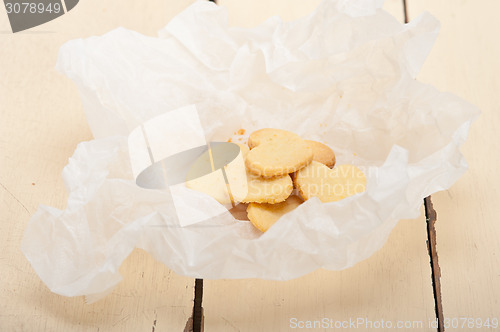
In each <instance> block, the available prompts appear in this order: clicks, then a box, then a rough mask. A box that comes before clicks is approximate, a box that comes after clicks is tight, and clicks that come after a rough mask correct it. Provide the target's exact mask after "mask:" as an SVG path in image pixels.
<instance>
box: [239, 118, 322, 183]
mask: <svg viewBox="0 0 500 332" xmlns="http://www.w3.org/2000/svg"><path fill="white" fill-rule="evenodd" d="M248 145H249V146H250V148H251V150H250V152H249V153H248V155H247V158H246V161H245V165H246V167H247V169H248V170H249V171H250V172H251V173H252V174H255V175H258V176H263V177H273V176H280V175H285V174H289V173H293V172H295V171H298V170H299V169H301V168H303V167H305V166H307V165H308V164H309V163H310V162H311V161H312V158H313V151H312V149H311V147H309V146H308V144H307V143H306V142H305V141H304V140H303V139H302V138H300V136H298V135H296V134H294V133H291V132H289V131H286V130H281V129H270V128H266V129H261V130H257V131H255V132H253V133H252V134H251V135H250V137H249V138H248Z"/></svg>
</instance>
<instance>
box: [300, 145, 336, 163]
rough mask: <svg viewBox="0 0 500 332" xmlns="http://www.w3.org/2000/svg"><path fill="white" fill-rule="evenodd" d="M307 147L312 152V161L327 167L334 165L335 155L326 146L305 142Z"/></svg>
mask: <svg viewBox="0 0 500 332" xmlns="http://www.w3.org/2000/svg"><path fill="white" fill-rule="evenodd" d="M306 143H307V145H309V147H311V149H312V150H313V160H314V161H317V162H319V163H322V164H324V165H326V166H328V167H333V165H335V153H333V150H332V149H330V148H329V147H328V146H327V145H325V144H323V143H320V142H316V141H309V140H306Z"/></svg>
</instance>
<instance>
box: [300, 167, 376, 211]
mask: <svg viewBox="0 0 500 332" xmlns="http://www.w3.org/2000/svg"><path fill="white" fill-rule="evenodd" d="M295 185H296V186H297V189H298V190H299V193H300V196H302V198H303V199H305V200H308V199H309V198H311V197H318V198H319V199H320V200H321V201H322V202H335V201H339V200H341V199H344V198H346V197H349V196H352V195H355V194H359V193H362V192H364V191H365V190H366V177H365V174H364V173H363V172H362V171H361V170H360V169H359V168H357V167H356V166H354V165H340V166H337V167H335V168H334V169H330V168H328V167H327V166H325V165H323V164H321V163H319V162H317V161H313V162H312V163H311V164H309V165H308V166H307V167H304V168H303V169H301V170H299V171H298V172H297V173H296V174H295Z"/></svg>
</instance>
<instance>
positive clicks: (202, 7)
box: [22, 0, 478, 301]
mask: <svg viewBox="0 0 500 332" xmlns="http://www.w3.org/2000/svg"><path fill="white" fill-rule="evenodd" d="M381 5H382V3H381V1H371V2H370V1H347V0H337V1H333V0H332V1H324V2H323V3H321V5H320V6H319V8H318V9H317V10H316V11H314V12H313V13H312V14H311V15H309V16H306V17H304V18H301V19H299V20H296V21H293V22H282V21H281V20H280V19H279V18H277V17H272V18H270V19H268V20H267V21H266V22H264V23H263V24H261V25H260V26H257V27H255V28H252V29H242V28H229V27H228V26H227V22H226V18H227V13H226V9H225V8H223V7H218V6H216V5H215V4H213V3H211V2H208V1H199V2H196V3H195V4H193V5H192V6H190V7H189V8H187V9H186V10H185V11H184V12H182V13H181V14H179V15H178V16H176V17H175V18H174V19H173V20H172V21H171V22H170V23H168V24H167V25H166V26H165V28H163V29H162V30H160V31H159V37H158V38H153V37H147V36H143V35H141V34H139V33H137V32H134V31H130V30H126V29H124V28H118V29H116V30H113V31H111V32H109V33H107V34H105V35H103V36H100V37H91V38H87V39H79V40H72V41H69V42H67V43H66V44H65V45H63V46H62V47H61V50H60V53H59V59H58V62H57V69H58V70H59V71H60V72H62V73H64V74H65V75H67V76H68V77H70V78H71V79H72V80H73V81H74V82H75V84H76V85H77V86H78V89H79V91H80V93H81V98H82V101H83V105H84V108H85V112H86V115H87V119H88V122H89V125H90V127H91V129H92V132H93V134H94V136H95V139H94V140H92V141H89V142H83V143H81V144H79V146H78V147H77V149H76V151H75V153H74V155H73V157H72V158H70V160H69V163H68V165H67V166H66V167H65V169H64V171H63V178H64V181H65V184H66V186H67V189H68V191H69V198H68V204H67V208H66V209H65V210H63V211H61V210H58V209H54V208H52V207H47V206H40V207H39V209H38V210H37V212H36V213H35V214H34V215H33V217H32V218H31V220H30V221H29V224H28V226H27V229H26V232H25V235H24V239H23V242H22V250H23V252H24V254H25V255H26V257H27V258H28V260H29V261H30V262H31V264H32V266H33V268H34V269H35V271H36V273H37V274H38V275H39V276H40V278H41V279H42V280H43V282H44V283H45V284H46V285H47V286H48V287H49V288H50V289H51V290H52V291H53V292H55V293H58V294H62V295H65V296H76V295H86V296H87V299H88V300H89V301H95V300H97V299H99V298H101V297H102V296H104V295H105V294H107V293H109V292H110V291H111V290H112V289H113V287H114V286H116V285H117V284H118V283H119V282H120V280H121V278H122V277H121V275H120V274H119V272H118V268H119V267H120V265H121V263H122V262H123V260H124V259H125V258H126V257H127V256H128V255H129V254H130V253H131V251H132V250H133V249H134V247H138V248H142V249H144V250H146V251H148V252H149V253H151V255H153V256H154V257H155V258H156V259H157V260H159V261H161V262H163V263H164V264H166V265H167V266H168V267H169V268H171V269H172V270H174V271H175V272H177V273H179V274H182V275H186V276H192V277H199V278H208V279H217V278H263V279H277V280H286V279H291V278H296V277H299V276H301V275H304V274H307V273H309V272H311V271H314V270H316V269H318V268H325V269H330V270H341V269H345V268H348V267H350V266H352V265H354V264H356V263H357V262H359V261H361V260H364V259H366V258H368V257H369V256H370V255H372V254H373V253H374V252H375V251H377V250H378V249H380V248H381V247H382V246H383V244H384V243H385V241H386V239H387V237H388V235H389V233H390V232H391V230H392V229H393V227H394V226H395V225H396V223H397V222H398V220H400V219H405V218H415V217H417V216H418V215H419V214H420V212H419V208H420V206H421V204H422V198H424V197H425V196H427V195H429V194H432V193H434V192H436V191H439V190H444V189H447V188H449V187H450V186H451V185H452V184H453V183H454V182H455V181H456V180H457V179H458V178H459V177H460V176H461V175H462V174H463V173H464V171H465V170H466V168H467V164H466V162H465V160H464V158H463V156H462V154H461V153H460V151H459V148H460V146H461V145H462V144H463V142H464V140H465V139H466V136H467V132H468V129H469V126H470V124H471V122H472V120H473V119H474V118H475V117H476V116H477V114H478V111H477V110H476V109H475V108H474V107H473V106H471V105H470V104H468V103H466V102H464V101H462V100H461V99H459V98H457V97H456V96H454V95H451V94H449V93H443V92H439V91H437V90H436V89H435V88H433V87H432V86H429V85H425V84H422V83H420V82H418V81H416V80H415V76H416V75H417V73H418V71H419V69H420V67H421V66H422V64H423V62H424V60H425V57H426V55H427V54H428V52H429V51H430V49H431V46H432V44H433V42H434V39H435V37H436V35H437V31H438V28H439V24H438V22H437V21H436V19H434V18H433V17H432V16H431V15H429V14H423V15H422V16H420V17H418V18H416V19H414V20H413V21H412V22H411V23H409V24H407V25H403V24H401V23H399V22H398V21H397V20H396V19H395V18H394V17H392V16H391V15H389V14H388V13H386V12H385V11H383V10H382V9H381V8H380V7H381ZM186 105H195V107H196V108H197V110H198V114H199V117H200V122H201V125H202V126H203V130H204V133H205V138H206V141H207V142H208V141H217V140H218V141H226V140H227V139H229V138H233V139H238V138H241V136H240V135H237V134H235V133H236V132H237V131H238V130H239V129H245V130H246V134H245V135H248V133H250V132H252V131H253V130H256V129H260V128H264V127H274V128H282V129H287V130H290V131H293V132H295V133H297V134H299V135H301V136H302V137H303V138H305V139H312V140H318V141H322V142H325V143H327V144H328V145H330V146H331V147H332V148H333V149H334V151H335V152H336V154H337V160H338V164H342V163H352V164H355V165H358V166H359V167H361V168H362V169H363V170H364V172H365V174H366V176H367V181H368V182H367V191H366V192H365V193H363V194H360V195H356V196H353V197H350V198H347V199H344V200H342V201H339V202H333V203H326V204H322V203H321V202H320V201H319V200H318V199H315V198H314V199H310V200H308V201H307V202H305V203H304V204H302V205H301V206H299V207H298V208H297V209H296V210H294V211H293V212H291V213H289V214H287V215H286V216H284V217H283V218H282V219H280V220H279V221H278V222H277V223H276V224H275V225H274V226H273V227H272V228H271V229H270V230H269V231H268V232H266V233H265V234H261V233H259V232H258V231H256V230H254V228H253V226H252V225H251V224H250V223H249V222H247V221H236V220H235V219H234V217H233V216H232V215H231V214H229V213H224V214H222V215H220V216H218V217H216V218H212V219H209V220H206V221H203V222H200V223H196V224H193V225H190V226H187V227H180V226H178V225H176V224H175V222H174V219H175V211H174V207H173V204H172V198H171V196H170V195H169V193H168V192H167V191H161V190H151V189H144V188H140V187H138V186H137V185H136V183H135V178H134V175H133V173H132V169H131V165H130V157H129V147H128V144H127V137H128V135H129V134H130V132H131V131H132V130H133V129H134V128H137V127H138V126H140V125H141V124H142V123H144V122H145V121H147V120H149V119H152V118H154V117H155V116H158V115H161V114H164V113H165V112H169V111H172V110H176V109H179V108H181V107H184V106H186ZM243 138H244V137H243ZM176 142H177V143H178V142H179V138H178V137H176V136H175V135H172V137H171V139H169V140H168V142H165V144H176ZM190 195H192V196H191V199H192V202H193V205H192V206H193V209H197V208H198V207H199V206H206V204H215V203H214V202H215V201H213V199H211V198H209V197H208V196H206V195H204V194H202V193H195V192H192V193H191V194H190ZM208 200H212V202H208Z"/></svg>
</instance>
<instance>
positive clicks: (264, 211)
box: [247, 195, 303, 232]
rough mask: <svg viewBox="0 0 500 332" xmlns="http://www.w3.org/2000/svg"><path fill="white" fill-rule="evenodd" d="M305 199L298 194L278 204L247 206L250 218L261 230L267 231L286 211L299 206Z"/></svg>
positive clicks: (253, 204) (251, 204) (252, 204)
mask: <svg viewBox="0 0 500 332" xmlns="http://www.w3.org/2000/svg"><path fill="white" fill-rule="evenodd" d="M302 202H303V200H302V199H301V198H300V197H298V196H295V195H294V196H290V197H288V199H287V200H286V201H284V202H281V203H278V204H259V203H250V204H249V205H248V208H247V213H248V219H250V222H251V223H252V224H253V225H254V226H255V227H256V228H257V229H259V230H260V231H261V232H265V231H267V230H268V229H269V227H271V226H272V225H273V224H274V223H275V222H276V221H278V219H279V218H281V217H282V216H283V215H284V214H285V213H288V212H290V211H292V210H293V209H295V208H296V207H297V206H299V205H300V204H301V203H302Z"/></svg>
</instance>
